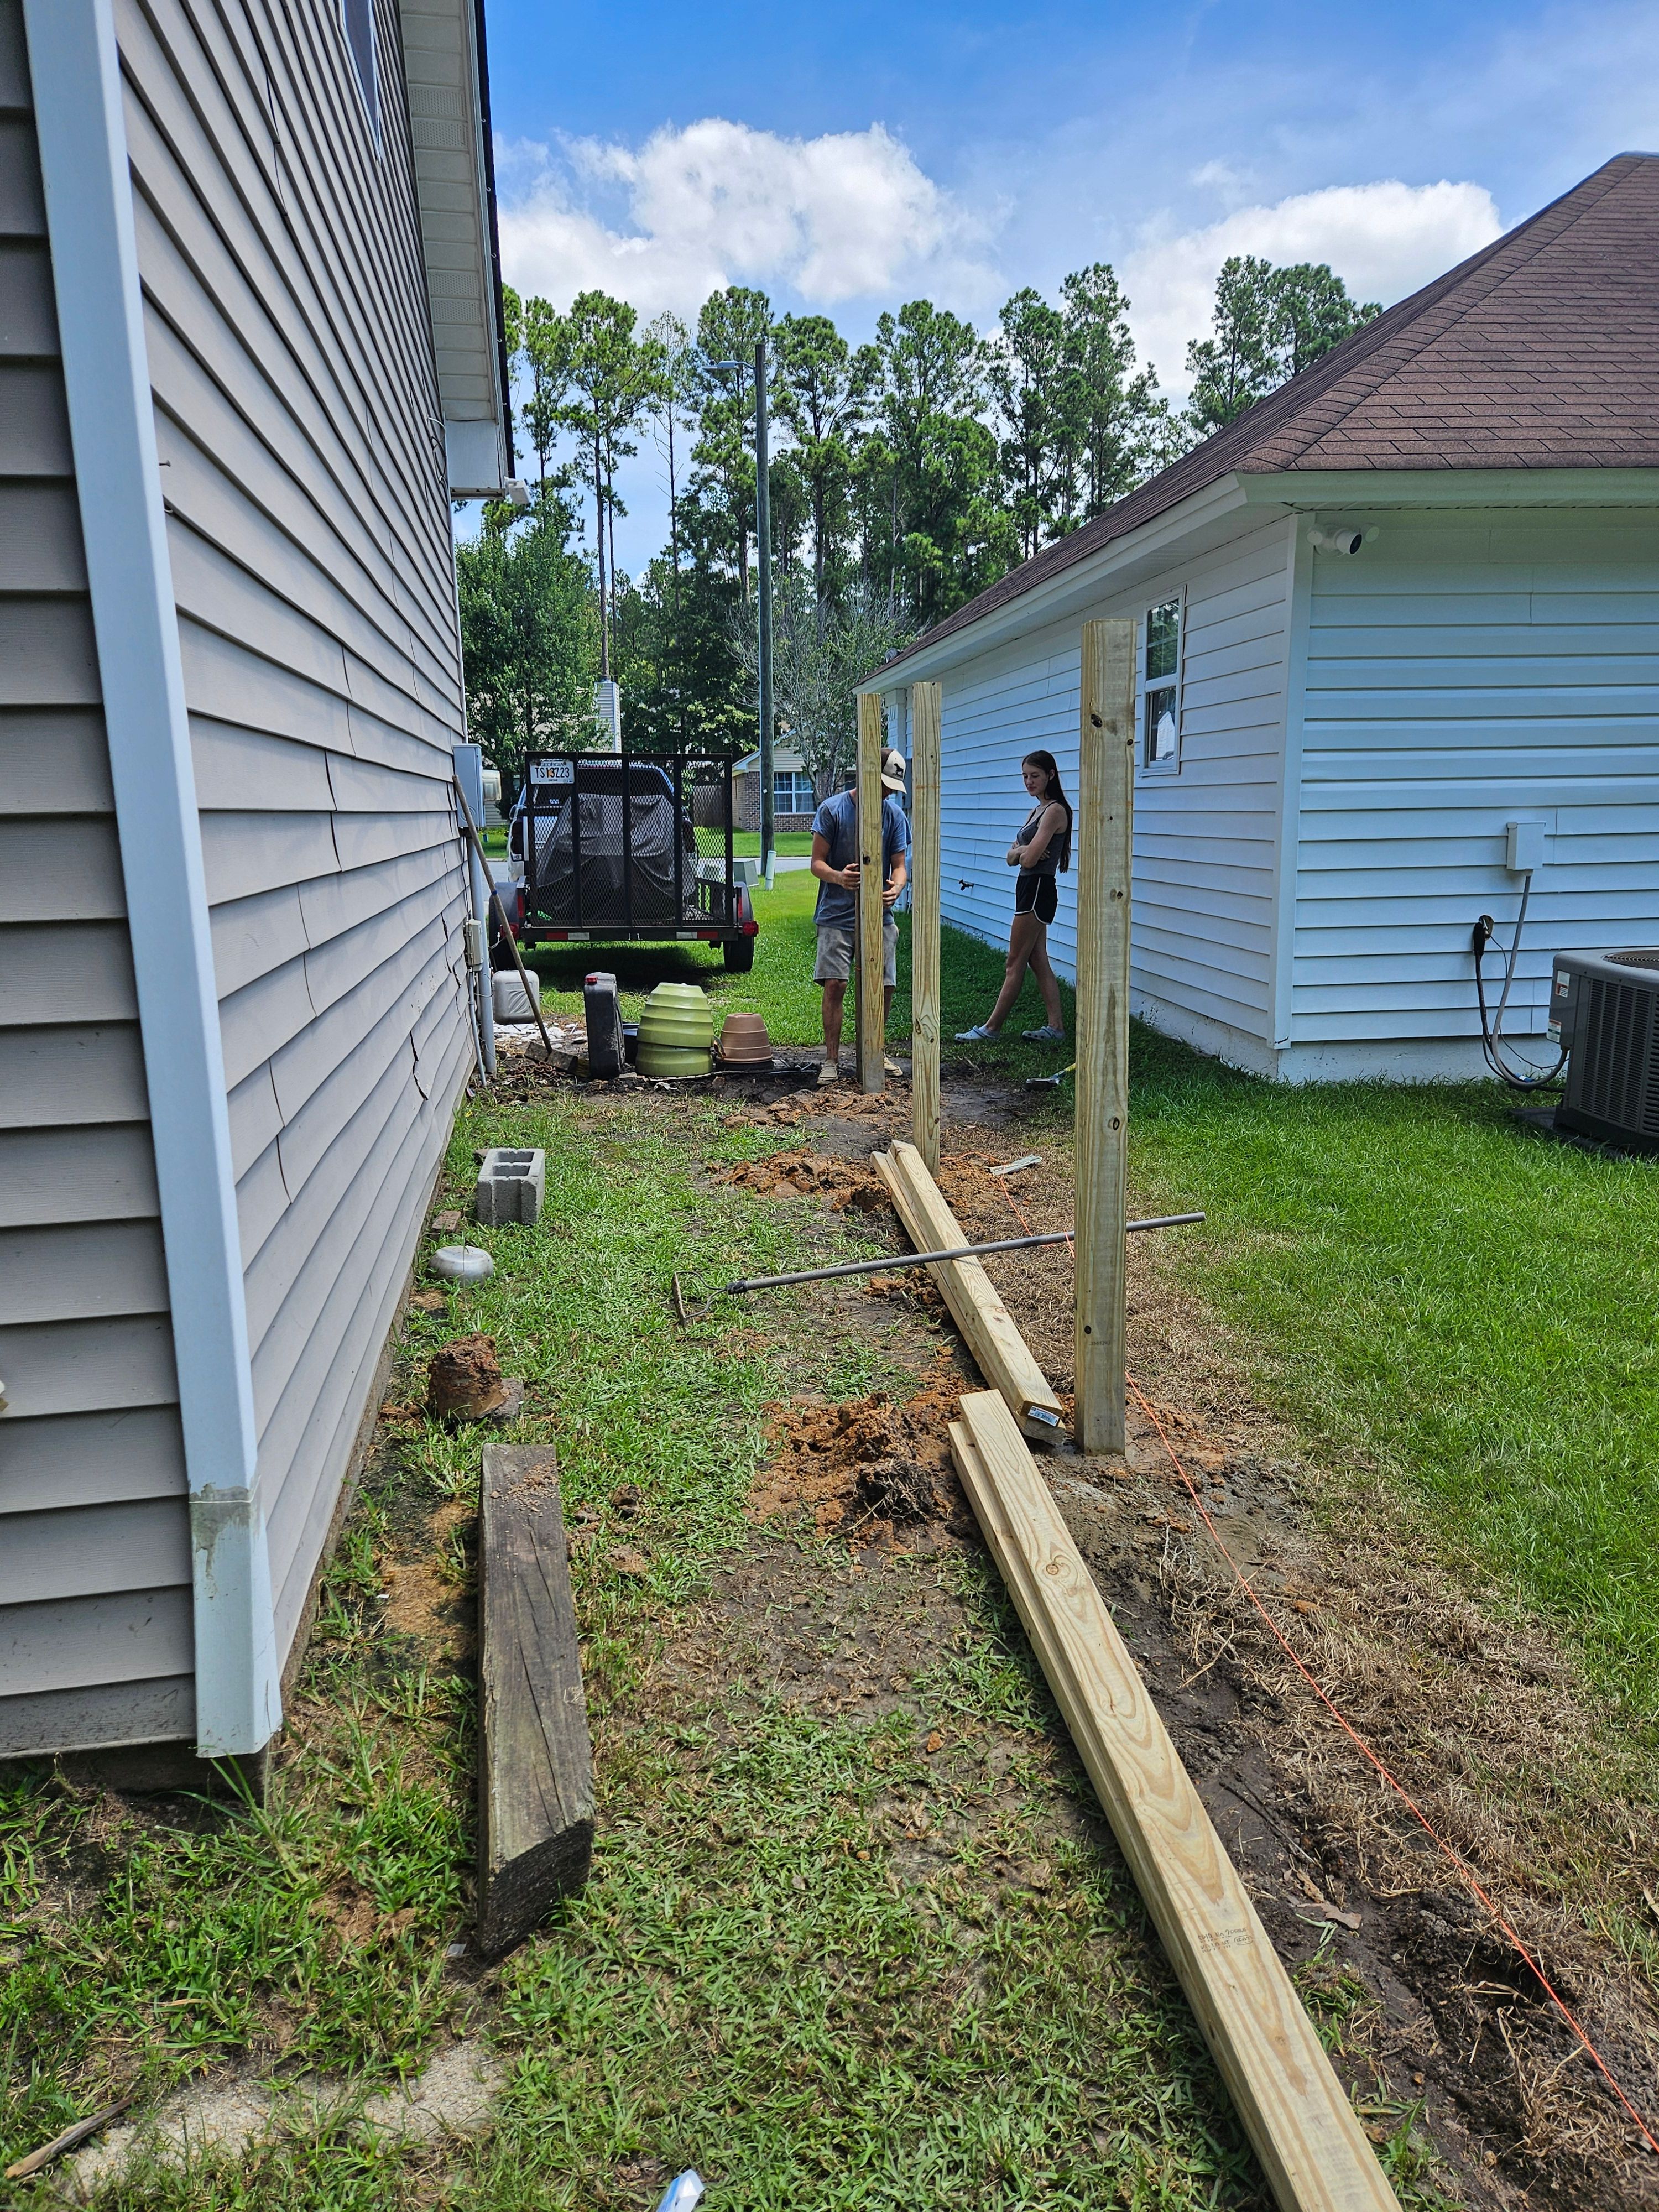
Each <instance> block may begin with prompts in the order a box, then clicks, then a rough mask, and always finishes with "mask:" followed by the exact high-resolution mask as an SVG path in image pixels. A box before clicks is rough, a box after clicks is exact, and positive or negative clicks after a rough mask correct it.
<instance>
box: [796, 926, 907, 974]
mask: <svg viewBox="0 0 1659 2212" xmlns="http://www.w3.org/2000/svg"><path fill="white" fill-rule="evenodd" d="M857 943H858V932H857V931H856V930H855V929H841V928H838V927H836V924H835V923H834V922H832V921H830V922H820V923H819V924H818V957H817V964H816V965H815V966H814V968H813V969H812V981H814V982H815V983H844V982H845V981H847V979H848V976H849V975H851V974H852V972H853V953H854V947H855V946H856V945H857ZM881 980H882V981H883V982H884V983H896V982H897V981H898V923H897V921H896V919H895V917H894V916H893V915H892V914H890V913H889V914H887V915H884V917H883V920H882V928H881Z"/></svg>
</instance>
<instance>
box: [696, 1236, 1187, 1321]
mask: <svg viewBox="0 0 1659 2212" xmlns="http://www.w3.org/2000/svg"><path fill="white" fill-rule="evenodd" d="M1203 1218H1204V1216H1203V1215H1202V1214H1201V1213H1155V1214H1153V1215H1152V1217H1151V1218H1149V1219H1148V1220H1146V1221H1126V1222H1125V1223H1124V1225H1123V1227H1124V1231H1125V1234H1126V1235H1128V1234H1133V1233H1134V1232H1137V1231H1140V1230H1144V1229H1184V1228H1186V1227H1187V1225H1188V1223H1190V1222H1194V1221H1202V1220H1203ZM1071 1241H1072V1231H1070V1230H1069V1229H1051V1230H1048V1231H1045V1232H1044V1234H1043V1235H1042V1236H1041V1237H999V1238H998V1239H997V1241H996V1242H995V1243H994V1244H953V1245H952V1246H951V1248H950V1249H949V1250H948V1251H945V1252H902V1253H900V1254H899V1255H897V1256H896V1257H894V1256H892V1255H889V1257H888V1258H886V1259H884V1260H848V1261H843V1262H842V1264H841V1265H840V1266H839V1267H805V1268H803V1269H801V1270H800V1272H799V1273H797V1274H793V1275H742V1276H739V1277H738V1280H737V1281H736V1282H735V1283H722V1284H721V1285H720V1288H721V1291H723V1293H724V1294H725V1296H726V1297H729V1298H735V1297H741V1296H742V1295H743V1293H744V1291H780V1290H782V1289H784V1288H785V1287H786V1285H788V1284H790V1283H827V1282H829V1280H830V1279H831V1278H832V1277H834V1276H836V1275H880V1274H884V1273H887V1272H889V1270H890V1269H892V1268H895V1267H935V1266H937V1265H938V1263H939V1261H941V1260H977V1259H979V1258H981V1256H982V1255H984V1254H985V1253H987V1252H1028V1251H1030V1249H1031V1248H1032V1246H1033V1245H1036V1244H1069V1243H1071ZM675 1279H676V1281H677V1282H678V1276H677V1277H676V1278H675ZM681 1317H682V1319H684V1315H683V1314H682V1316H681Z"/></svg>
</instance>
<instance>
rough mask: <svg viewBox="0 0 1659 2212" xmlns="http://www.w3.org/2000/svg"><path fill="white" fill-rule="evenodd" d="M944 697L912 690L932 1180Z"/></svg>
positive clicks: (913, 856)
mask: <svg viewBox="0 0 1659 2212" xmlns="http://www.w3.org/2000/svg"><path fill="white" fill-rule="evenodd" d="M940 708H941V694H940V691H939V685H938V684H913V685H912V686H911V690H910V1007H911V1039H910V1121H911V1131H912V1134H913V1135H914V1136H915V1145H916V1150H917V1151H918V1152H920V1153H921V1157H922V1158H923V1160H924V1161H925V1162H926V1164H927V1172H928V1174H929V1175H937V1174H938V1173H939V724H940V720H941V712H940Z"/></svg>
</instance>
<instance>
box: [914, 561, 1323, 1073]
mask: <svg viewBox="0 0 1659 2212" xmlns="http://www.w3.org/2000/svg"><path fill="white" fill-rule="evenodd" d="M1183 588H1184V591H1185V595H1186V597H1185V606H1184V610H1183V635H1182V743H1181V761H1180V774H1179V775H1170V774H1168V773H1167V772H1158V771H1155V772H1154V773H1153V774H1152V775H1146V773H1145V772H1144V771H1143V772H1140V773H1138V775H1137V778H1136V792H1135V830H1134V886H1133V896H1134V910H1133V991H1134V997H1135V1004H1136V1007H1137V1010H1138V1011H1139V1012H1142V1013H1144V1014H1145V1015H1146V1018H1148V1019H1149V1020H1151V1021H1152V1023H1153V1024H1155V1025H1158V1026H1173V1027H1176V1028H1177V1029H1179V1030H1181V1031H1182V1033H1183V1034H1185V1033H1188V1031H1189V1030H1193V1029H1194V1027H1195V1026H1196V1027H1198V1028H1200V1029H1203V1030H1205V1033H1206V1034H1209V1033H1211V1025H1213V1026H1214V1028H1215V1029H1216V1030H1218V1031H1219V1032H1226V1033H1231V1035H1233V1036H1240V1037H1243V1038H1248V1039H1251V1040H1256V1041H1259V1042H1260V1043H1261V1047H1262V1048H1266V1045H1267V1041H1268V1039H1269V1036H1270V1026H1271V1006H1272V996H1273V896H1274V884H1275V874H1276V867H1277V857H1278V833H1279V811H1280V774H1281V763H1282V757H1283V743H1284V731H1285V666H1286V656H1287V625H1288V619H1289V599H1290V526H1289V525H1288V523H1285V522H1282V521H1275V522H1273V523H1271V524H1268V525H1266V526H1261V527H1259V528H1257V529H1255V530H1254V531H1251V532H1249V534H1247V535H1244V536H1242V537H1241V538H1238V539H1237V540H1236V541H1235V542H1234V543H1233V544H1230V545H1228V546H1226V547H1225V548H1223V549H1222V550H1219V551H1217V552H1214V553H1211V554H1207V555H1205V556H1200V557H1199V558H1196V559H1194V561H1192V562H1190V563H1189V564H1188V565H1187V566H1184V567H1182V568H1178V569H1172V570H1170V571H1169V572H1167V573H1165V574H1162V575H1159V576H1157V577H1154V578H1153V579H1152V580H1149V581H1148V582H1147V583H1146V584H1144V585H1142V586H1139V587H1137V589H1136V590H1135V592H1133V595H1126V596H1125V597H1123V598H1121V599H1108V600H1103V602H1102V604H1101V605H1099V607H1097V608H1095V609H1091V610H1090V611H1089V612H1090V614H1091V615H1100V616H1111V617H1126V618H1127V619H1129V620H1131V621H1133V622H1134V623H1136V625H1137V637H1136V648H1137V665H1139V645H1140V635H1141V632H1140V626H1141V625H1142V624H1143V623H1144V621H1145V617H1146V610H1147V608H1148V607H1150V606H1153V605H1157V604H1158V603H1159V602H1160V601H1161V600H1166V599H1170V598H1171V597H1174V596H1177V595H1178V594H1180V593H1181V592H1182V590H1183ZM1084 619H1085V617H1083V616H1079V617H1078V618H1077V620H1076V621H1068V622H1067V623H1065V624H1063V625H1061V624H1056V625H1054V627H1053V628H1052V629H1047V630H1042V631H1039V632H1036V633H1035V634H1034V635H1032V636H1030V637H1029V638H1024V639H1021V640H1018V641H1016V642H1015V643H1013V644H1012V645H1008V646H1005V647H1000V649H998V650H997V651H995V652H994V653H986V654H981V655H980V656H979V657H978V658H976V659H970V660H965V661H963V663H962V664H961V665H959V666H958V667H957V668H955V669H952V670H948V671H945V674H944V676H943V678H942V679H941V681H942V685H943V691H944V765H943V775H942V784H943V789H942V795H941V805H940V814H941V828H942V859H941V866H940V880H941V904H942V910H943V914H944V917H945V920H946V921H950V922H951V923H952V924H954V925H955V926H956V927H958V928H961V929H965V930H967V931H969V933H971V934H973V935H975V936H978V937H982V938H984V939H987V940H988V941H991V942H996V941H998V940H1000V939H1004V938H1006V934H1007V930H1008V918H1009V915H1010V914H1011V912H1012V902H1013V888H1012V886H1013V871H1012V870H1011V869H1010V868H1008V867H1007V866H1006V865H1005V862H1004V857H1003V856H1004V854H1005V853H1006V849H1007V847H1008V844H1009V842H1010V841H1011V840H1012V836H1013V833H1014V831H1015V830H1016V829H1018V827H1019V825H1020V823H1022V822H1023V821H1024V817H1025V815H1026V813H1027V812H1028V811H1030V802H1029V800H1027V799H1026V798H1025V794H1024V787H1023V786H1022V785H1021V782H1020V775H1019V763H1020V759H1021V757H1022V756H1023V755H1024V754H1025V753H1027V752H1030V751H1032V750H1036V749H1037V748H1046V749H1047V750H1049V751H1051V752H1052V753H1053V754H1054V757H1055V759H1056V760H1057V761H1058V762H1059V763H1060V776H1061V781H1062V782H1063V783H1064V785H1065V787H1066V792H1067V794H1068V796H1070V797H1071V798H1072V799H1073V800H1075V798H1076V794H1077V762H1078V713H1079V700H1078V682H1079V653H1080V633H1081V628H1082V623H1083V621H1084ZM1059 891H1060V908H1059V912H1058V914H1057V915H1056V916H1055V919H1054V923H1053V924H1052V926H1051V927H1050V929H1049V932H1048V948H1049V954H1050V957H1051V958H1052V959H1053V961H1054V965H1055V967H1056V968H1058V969H1060V972H1061V973H1062V974H1064V975H1066V976H1068V977H1070V976H1073V975H1075V973H1076V961H1077V938H1076V910H1077V909H1076V895H1075V891H1074V889H1073V878H1071V877H1070V876H1069V875H1061V876H1060V878H1059Z"/></svg>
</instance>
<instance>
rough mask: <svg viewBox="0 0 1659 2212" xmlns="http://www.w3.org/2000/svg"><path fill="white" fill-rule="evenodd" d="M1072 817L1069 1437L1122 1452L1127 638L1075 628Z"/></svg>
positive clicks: (1129, 775)
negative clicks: (1073, 1305) (1073, 1181)
mask: <svg viewBox="0 0 1659 2212" xmlns="http://www.w3.org/2000/svg"><path fill="white" fill-rule="evenodd" d="M1080 702H1081V706H1080V715H1079V784H1078V808H1077V862H1078V879H1077V1087H1076V1091H1075V1093H1074V1096H1075V1097H1076V1101H1077V1213H1076V1217H1075V1218H1076V1222H1077V1315H1076V1322H1075V1338H1076V1349H1075V1355H1074V1362H1073V1364H1074V1366H1075V1369H1076V1373H1077V1437H1078V1442H1079V1443H1080V1444H1081V1445H1082V1447H1083V1449H1084V1450H1085V1451H1092V1452H1106V1451H1109V1452H1121V1450H1122V1449H1123V1414H1124V1407H1123V1388H1124V1386H1123V1361H1124V1296H1125V1285H1124V1257H1125V1255H1124V1246H1123V1223H1124V1218H1125V1214H1126V1212H1127V1180H1126V1174H1125V1164H1126V1160H1127V1150H1128V1141H1129V878H1130V866H1131V862H1130V842H1131V841H1130V829H1131V820H1130V817H1131V814H1132V811H1133V802H1134V783H1135V775H1134V744H1135V626H1134V624H1133V623H1131V622H1091V623H1084V625H1083V658H1082V683H1081V687H1080Z"/></svg>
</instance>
